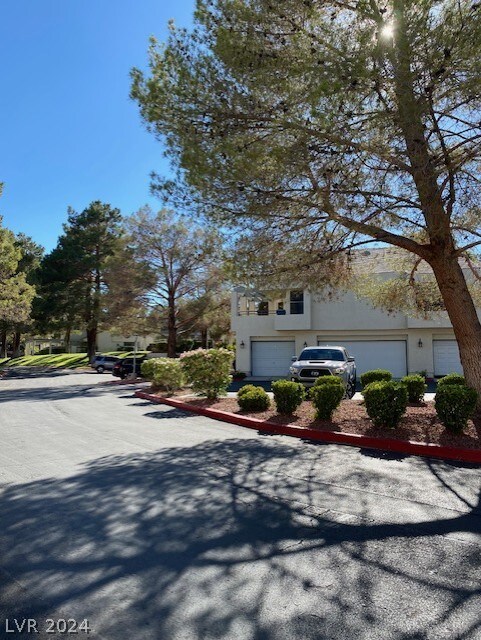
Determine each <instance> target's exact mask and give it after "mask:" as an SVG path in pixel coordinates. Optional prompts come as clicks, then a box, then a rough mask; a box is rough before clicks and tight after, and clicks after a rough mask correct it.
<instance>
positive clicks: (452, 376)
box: [437, 373, 466, 389]
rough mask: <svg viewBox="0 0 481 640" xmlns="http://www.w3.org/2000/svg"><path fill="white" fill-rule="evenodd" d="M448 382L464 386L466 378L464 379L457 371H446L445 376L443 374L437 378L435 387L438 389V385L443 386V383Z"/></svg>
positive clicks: (446, 383) (447, 383) (448, 383)
mask: <svg viewBox="0 0 481 640" xmlns="http://www.w3.org/2000/svg"><path fill="white" fill-rule="evenodd" d="M450 384H455V385H461V386H463V387H465V386H466V380H465V379H464V376H462V375H461V374H459V373H448V375H447V376H444V378H440V380H438V386H437V388H438V389H439V388H440V387H444V385H450Z"/></svg>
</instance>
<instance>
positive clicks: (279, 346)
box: [251, 340, 296, 378]
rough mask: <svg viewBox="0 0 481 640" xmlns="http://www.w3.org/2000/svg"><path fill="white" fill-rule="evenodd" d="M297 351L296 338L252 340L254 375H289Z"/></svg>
mask: <svg viewBox="0 0 481 640" xmlns="http://www.w3.org/2000/svg"><path fill="white" fill-rule="evenodd" d="M295 353H296V345H295V342H294V340H292V341H291V340H289V341H287V340H272V341H262V342H261V341H257V342H254V341H253V342H251V358H252V360H251V362H252V375H253V376H257V377H262V378H264V377H265V378H271V377H284V376H287V375H288V374H289V367H290V365H291V362H292V356H294V355H295Z"/></svg>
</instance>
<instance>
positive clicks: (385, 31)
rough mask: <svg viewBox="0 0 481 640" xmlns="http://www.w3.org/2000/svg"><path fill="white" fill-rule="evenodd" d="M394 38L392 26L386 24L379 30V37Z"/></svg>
mask: <svg viewBox="0 0 481 640" xmlns="http://www.w3.org/2000/svg"><path fill="white" fill-rule="evenodd" d="M393 36H394V27H393V25H392V24H390V23H387V24H385V25H384V26H383V27H382V29H381V37H383V38H386V39H388V38H392V37H393Z"/></svg>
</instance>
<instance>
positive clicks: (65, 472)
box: [0, 373, 481, 640]
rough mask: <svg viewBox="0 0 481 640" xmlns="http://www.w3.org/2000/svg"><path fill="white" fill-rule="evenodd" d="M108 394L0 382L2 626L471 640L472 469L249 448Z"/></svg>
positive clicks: (42, 381)
mask: <svg viewBox="0 0 481 640" xmlns="http://www.w3.org/2000/svg"><path fill="white" fill-rule="evenodd" d="M108 379H109V376H96V375H93V374H85V373H82V374H76V373H72V374H49V375H41V376H39V377H31V374H30V376H26V375H19V376H18V377H16V378H10V379H7V380H2V381H0V437H1V440H0V442H1V447H0V462H1V464H0V481H1V483H2V493H1V496H0V566H1V567H2V570H1V575H0V578H1V589H2V603H3V608H2V609H1V614H2V615H1V616H0V618H1V622H2V624H3V618H4V617H6V616H8V617H9V620H10V621H12V619H13V618H14V617H16V618H17V619H18V618H23V617H31V618H35V619H37V621H38V624H39V627H40V628H41V629H42V628H44V625H45V619H46V618H48V617H52V618H55V619H56V618H75V619H77V620H82V619H84V618H87V619H89V621H90V625H91V627H92V628H93V632H92V633H91V634H90V636H89V637H90V638H105V639H109V640H200V639H202V640H214V639H215V640H324V639H325V640H338V639H339V640H341V639H342V640H367V639H379V640H390V639H393V640H394V639H395V640H414V639H419V640H422V639H423V640H441V639H449V640H453V639H458V638H459V639H461V638H462V639H463V640H464V639H465V640H475V639H479V638H481V510H480V493H481V473H480V471H479V469H477V468H474V467H471V468H470V467H468V466H461V465H454V464H445V463H442V462H435V461H430V460H423V459H419V458H389V457H382V456H380V455H379V454H374V453H372V452H369V451H359V450H357V449H354V448H347V447H338V446H334V445H328V446H324V445H318V444H310V443H305V442H302V441H299V440H294V439H289V438H287V437H280V436H261V435H259V434H257V433H256V432H253V431H250V430H247V429H242V428H240V427H234V426H229V425H224V424H221V423H218V422H215V421H212V420H209V419H207V418H199V417H195V416H191V415H186V414H182V413H181V412H179V411H177V410H174V409H172V408H168V407H161V406H153V405H150V404H148V403H145V402H143V401H139V400H138V399H136V398H135V397H134V396H133V395H132V389H131V388H130V387H126V386H123V387H114V386H109V385H106V384H105V381H106V380H108ZM99 381H100V384H99ZM4 635H5V637H9V638H14V637H29V636H27V635H25V634H24V635H23V636H20V635H18V634H6V633H5V634H4ZM30 637H33V636H30ZM34 637H42V636H41V635H37V636H34ZM44 637H55V636H50V635H45V636H44ZM58 637H64V638H65V637H76V638H81V637H86V636H84V635H83V634H82V633H81V634H78V635H76V636H65V635H64V636H61V635H58Z"/></svg>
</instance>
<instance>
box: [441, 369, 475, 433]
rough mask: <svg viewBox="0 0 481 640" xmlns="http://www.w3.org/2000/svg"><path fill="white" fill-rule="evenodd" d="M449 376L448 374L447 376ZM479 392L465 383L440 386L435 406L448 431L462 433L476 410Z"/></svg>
mask: <svg viewBox="0 0 481 640" xmlns="http://www.w3.org/2000/svg"><path fill="white" fill-rule="evenodd" d="M446 377H447V376H446ZM477 401H478V394H477V392H476V391H475V390H474V389H471V388H470V387H466V386H465V385H463V384H451V383H448V384H444V385H441V386H440V387H439V386H438V389H437V392H436V397H435V399H434V406H435V408H436V413H437V414H438V416H439V419H440V420H441V422H442V423H443V424H444V426H445V427H446V429H448V431H452V432H454V433H461V432H462V430H463V429H464V428H465V427H466V425H467V423H468V420H469V418H472V417H473V415H474V412H475V410H476V403H477Z"/></svg>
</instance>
